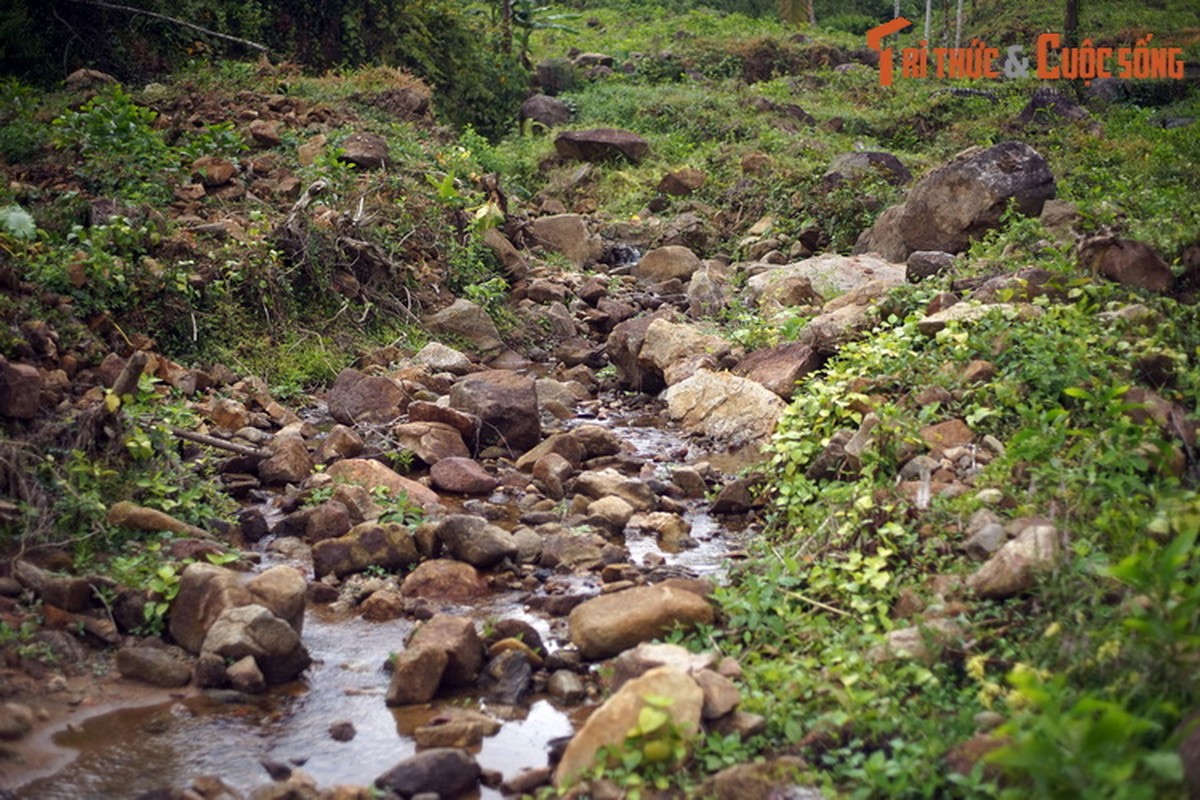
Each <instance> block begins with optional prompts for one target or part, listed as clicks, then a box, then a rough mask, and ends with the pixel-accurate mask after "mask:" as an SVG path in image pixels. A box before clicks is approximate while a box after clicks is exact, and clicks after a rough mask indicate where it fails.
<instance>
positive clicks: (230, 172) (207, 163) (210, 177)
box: [192, 156, 237, 189]
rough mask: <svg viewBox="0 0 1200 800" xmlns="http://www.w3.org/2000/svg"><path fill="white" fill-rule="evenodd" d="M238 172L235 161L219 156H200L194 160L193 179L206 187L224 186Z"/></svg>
mask: <svg viewBox="0 0 1200 800" xmlns="http://www.w3.org/2000/svg"><path fill="white" fill-rule="evenodd" d="M236 174H237V167H236V166H235V165H234V163H233V162H232V161H230V160H228V159H225V158H218V157H217V156H200V158H197V159H196V160H195V161H193V162H192V180H193V181H195V182H197V183H200V184H203V185H204V186H205V187H206V188H210V189H211V188H214V187H217V186H224V185H225V184H227V183H229V182H230V181H231V180H233V176H234V175H236Z"/></svg>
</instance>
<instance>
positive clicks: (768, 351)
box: [732, 342, 825, 400]
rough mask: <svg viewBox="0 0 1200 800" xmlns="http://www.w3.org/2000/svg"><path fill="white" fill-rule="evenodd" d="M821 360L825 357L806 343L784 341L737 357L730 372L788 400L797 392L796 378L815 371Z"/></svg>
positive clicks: (819, 366) (798, 378)
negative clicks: (740, 357)
mask: <svg viewBox="0 0 1200 800" xmlns="http://www.w3.org/2000/svg"><path fill="white" fill-rule="evenodd" d="M824 363H825V360H824V358H822V357H821V355H820V354H819V353H817V351H815V350H814V349H813V348H812V347H810V346H809V345H807V344H803V343H802V342H787V343H784V344H780V345H776V346H775V347H767V348H764V349H762V350H755V351H754V352H753V353H750V354H749V355H747V356H746V357H745V358H743V359H742V360H741V361H739V362H738V363H737V366H735V367H734V368H733V370H732V372H733V374H734V375H737V376H739V377H742V378H749V379H750V380H752V381H754V382H755V383H759V384H762V385H763V386H764V387H766V388H767V389H770V390H771V391H772V392H774V393H775V394H777V395H779V396H780V397H781V398H783V399H784V400H790V399H792V395H794V394H795V393H796V383H797V381H799V380H800V379H801V378H803V377H804V376H806V375H809V374H811V373H813V372H816V371H817V370H818V369H820V368H821V366H822V365H823V364H824Z"/></svg>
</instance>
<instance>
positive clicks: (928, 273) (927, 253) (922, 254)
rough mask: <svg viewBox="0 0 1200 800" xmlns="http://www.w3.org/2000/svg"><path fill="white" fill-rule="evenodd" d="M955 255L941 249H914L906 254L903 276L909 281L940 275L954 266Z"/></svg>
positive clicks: (913, 281)
mask: <svg viewBox="0 0 1200 800" xmlns="http://www.w3.org/2000/svg"><path fill="white" fill-rule="evenodd" d="M954 261H955V257H954V256H953V255H951V254H950V253H943V252H942V251H941V250H914V251H913V252H911V253H909V254H908V260H907V261H906V262H905V265H904V266H905V269H904V276H905V278H907V280H908V282H909V283H919V282H921V281H923V280H925V279H926V278H932V277H935V276H937V275H942V274H944V273H946V272H949V271H950V270H952V269H953V268H954Z"/></svg>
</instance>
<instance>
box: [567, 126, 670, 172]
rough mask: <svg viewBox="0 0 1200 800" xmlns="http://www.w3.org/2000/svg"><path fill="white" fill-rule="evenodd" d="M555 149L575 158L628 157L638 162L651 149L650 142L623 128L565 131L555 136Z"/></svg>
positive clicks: (593, 159) (584, 159) (600, 159)
mask: <svg viewBox="0 0 1200 800" xmlns="http://www.w3.org/2000/svg"><path fill="white" fill-rule="evenodd" d="M554 149H555V150H557V151H558V154H559V155H560V156H562V157H563V158H566V159H569V160H572V161H610V160H613V159H618V158H620V159H626V160H628V161H632V162H633V163H635V164H636V163H637V162H639V161H641V160H642V159H643V158H645V157H646V155H647V154H648V153H649V152H650V143H649V142H647V141H646V140H645V139H643V138H642V137H641V136H638V135H637V134H636V133H631V132H629V131H623V130H620V129H619V128H592V129H590V130H585V131H565V132H563V133H560V134H559V135H558V136H557V137H556V138H555V139H554Z"/></svg>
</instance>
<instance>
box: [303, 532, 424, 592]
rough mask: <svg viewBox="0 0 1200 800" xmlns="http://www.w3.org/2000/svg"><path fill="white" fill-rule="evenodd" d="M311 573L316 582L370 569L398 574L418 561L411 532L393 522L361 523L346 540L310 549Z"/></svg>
mask: <svg viewBox="0 0 1200 800" xmlns="http://www.w3.org/2000/svg"><path fill="white" fill-rule="evenodd" d="M312 561H313V572H314V573H315V574H316V576H317V578H318V579H320V578H323V577H324V576H326V575H336V576H338V577H339V578H341V577H345V576H346V575H352V574H354V573H356V572H362V571H363V570H365V569H367V568H368V567H371V566H378V567H381V568H383V569H386V570H398V569H400V568H402V567H406V566H408V565H410V564H415V563H417V562H418V561H420V554H419V553H418V552H417V545H416V543H415V542H414V541H413V535H412V531H410V530H409V529H408V528H407V527H405V526H404V525H401V524H399V523H395V522H385V523H379V522H363V523H360V524H358V525H355V526H354V527H353V528H351V529H350V531H349V532H348V533H347V534H346V535H345V536H339V537H338V538H336V539H326V540H324V541H320V542H317V543H316V544H314V545H313V548H312Z"/></svg>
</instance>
